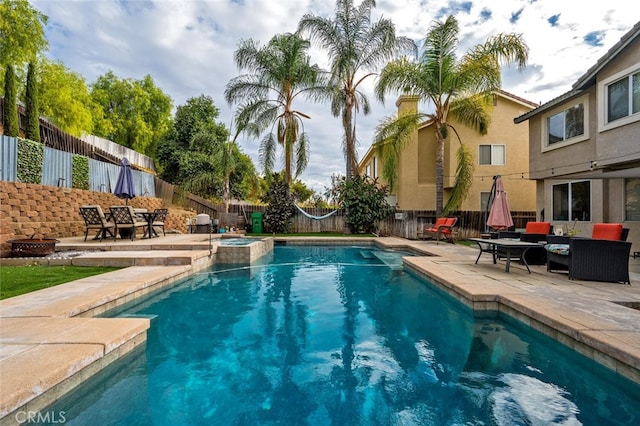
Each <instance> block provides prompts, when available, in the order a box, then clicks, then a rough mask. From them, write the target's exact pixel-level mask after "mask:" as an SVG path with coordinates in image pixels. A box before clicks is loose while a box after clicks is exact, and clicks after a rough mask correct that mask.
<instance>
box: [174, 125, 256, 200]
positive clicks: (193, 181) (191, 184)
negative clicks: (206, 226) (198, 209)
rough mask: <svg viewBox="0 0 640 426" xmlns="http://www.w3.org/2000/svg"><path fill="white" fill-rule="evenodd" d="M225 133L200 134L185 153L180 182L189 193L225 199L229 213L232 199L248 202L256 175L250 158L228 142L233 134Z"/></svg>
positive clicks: (180, 162)
mask: <svg viewBox="0 0 640 426" xmlns="http://www.w3.org/2000/svg"><path fill="white" fill-rule="evenodd" d="M219 126H221V125H219ZM224 130H225V131H224V133H222V132H220V131H219V129H218V131H215V132H208V131H207V130H205V129H203V130H201V131H200V132H198V133H196V134H195V135H194V136H193V138H192V140H191V145H190V149H189V150H184V151H182V153H181V158H180V161H179V164H180V172H181V176H180V181H181V183H182V185H183V187H184V188H185V189H186V190H187V191H190V192H193V193H195V194H198V195H200V196H202V197H205V198H211V197H215V198H222V200H223V202H224V204H225V208H226V211H227V212H228V211H229V204H230V202H231V199H232V198H241V199H244V198H245V197H247V196H248V195H249V194H250V193H251V191H252V190H253V189H254V187H255V182H256V174H255V168H254V167H253V164H252V163H251V160H250V159H249V157H248V156H247V155H245V154H243V153H242V152H241V151H240V148H239V147H238V145H237V144H236V142H235V141H229V140H228V137H229V132H228V131H227V130H226V129H224ZM247 161H248V163H249V165H250V166H248V165H247Z"/></svg>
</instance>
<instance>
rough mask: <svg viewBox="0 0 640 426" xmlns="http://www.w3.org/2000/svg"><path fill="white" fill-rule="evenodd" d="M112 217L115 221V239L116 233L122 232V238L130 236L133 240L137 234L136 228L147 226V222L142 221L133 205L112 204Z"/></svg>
mask: <svg viewBox="0 0 640 426" xmlns="http://www.w3.org/2000/svg"><path fill="white" fill-rule="evenodd" d="M109 210H110V211H111V218H112V219H113V222H114V223H115V231H116V232H114V234H113V239H114V240H115V239H116V234H117V233H120V238H126V237H129V238H131V239H132V240H133V239H134V238H135V236H136V229H138V228H141V227H142V228H144V227H145V226H147V222H144V221H140V220H138V219H137V218H136V215H135V213H134V210H133V207H131V206H111V207H109Z"/></svg>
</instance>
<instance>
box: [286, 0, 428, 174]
mask: <svg viewBox="0 0 640 426" xmlns="http://www.w3.org/2000/svg"><path fill="white" fill-rule="evenodd" d="M375 6H376V3H375V0H362V2H361V3H360V5H359V6H358V7H356V6H355V5H354V1H353V0H337V1H336V12H335V18H334V19H328V18H323V17H319V16H313V15H304V16H303V17H302V19H301V20H300V23H299V24H298V32H299V33H301V34H308V35H309V36H310V37H311V40H312V41H314V40H316V41H318V42H319V43H320V46H321V47H322V48H323V49H325V50H326V51H327V52H328V55H329V61H330V71H329V72H330V76H331V77H330V82H329V85H328V92H327V93H328V96H329V98H330V102H331V113H332V114H333V115H334V116H335V117H338V116H340V117H341V118H342V126H343V129H344V140H343V149H344V153H345V157H346V158H345V160H346V176H347V179H350V178H351V177H352V176H357V175H358V174H359V171H358V158H357V138H356V122H355V117H354V116H355V114H357V113H358V112H359V111H361V110H362V112H363V113H364V114H365V115H366V114H368V113H369V111H370V105H369V101H368V99H367V97H366V96H365V94H364V93H363V92H362V91H361V90H360V87H361V85H362V84H363V83H364V82H365V81H366V79H367V78H368V77H371V76H373V75H375V72H377V69H378V68H379V67H380V66H381V65H383V64H385V63H386V62H387V61H389V60H390V59H392V58H394V57H395V56H396V55H398V54H400V53H402V52H405V51H412V52H413V51H415V49H416V47H415V44H414V42H413V41H411V40H410V39H408V38H406V37H397V36H396V33H395V27H394V25H393V23H392V22H391V20H389V19H383V18H380V19H379V20H378V21H375V22H372V20H371V11H372V9H373V8H374V7H375Z"/></svg>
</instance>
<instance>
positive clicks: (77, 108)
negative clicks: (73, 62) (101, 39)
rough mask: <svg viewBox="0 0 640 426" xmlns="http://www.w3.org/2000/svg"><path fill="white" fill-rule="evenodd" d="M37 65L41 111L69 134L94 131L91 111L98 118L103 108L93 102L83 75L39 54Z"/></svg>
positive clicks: (101, 114)
mask: <svg viewBox="0 0 640 426" xmlns="http://www.w3.org/2000/svg"><path fill="white" fill-rule="evenodd" d="M37 68H38V100H39V102H38V103H39V108H40V114H41V115H42V116H44V117H47V119H49V120H50V121H51V122H52V123H53V124H55V125H56V126H57V127H59V128H60V129H61V130H64V131H65V132H67V133H69V134H72V135H75V136H80V135H81V134H83V133H87V134H93V121H94V113H95V120H96V122H100V119H101V117H102V116H103V112H102V108H101V107H100V106H98V105H95V104H93V101H92V100H91V96H90V95H89V89H88V87H87V84H86V81H85V79H84V77H82V76H81V75H80V74H78V73H76V72H74V71H71V70H70V69H69V68H67V67H66V66H65V65H64V64H63V63H62V62H60V61H51V60H49V59H46V58H40V60H39V61H38V66H37Z"/></svg>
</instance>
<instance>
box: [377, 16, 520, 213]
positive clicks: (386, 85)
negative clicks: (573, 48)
mask: <svg viewBox="0 0 640 426" xmlns="http://www.w3.org/2000/svg"><path fill="white" fill-rule="evenodd" d="M458 33H459V28H458V21H457V20H456V19H455V17H453V16H449V17H448V18H447V19H446V20H445V21H444V22H442V21H435V22H434V23H433V24H432V26H431V28H430V29H429V31H428V33H427V35H426V37H425V39H424V43H423V47H422V52H421V54H420V56H419V59H418V61H417V62H411V61H408V60H406V59H400V60H396V61H392V62H390V63H389V64H387V66H385V68H384V69H383V70H382V73H381V74H380V78H379V80H378V83H377V84H376V88H375V91H376V96H377V97H378V98H379V99H381V100H382V99H384V94H385V93H387V92H390V91H394V92H400V93H410V94H412V95H415V96H418V97H420V98H421V99H422V100H426V101H428V102H429V103H430V104H431V105H430V107H432V108H430V109H432V112H429V113H420V112H409V113H406V114H400V115H399V116H398V117H397V119H395V120H388V121H386V122H385V123H383V124H382V125H381V126H380V127H379V128H378V130H377V132H376V141H377V144H378V146H379V147H381V148H382V147H383V148H382V149H383V150H386V151H387V152H390V151H392V152H395V153H396V155H388V156H387V159H389V160H390V161H396V160H397V153H399V152H400V150H402V148H403V147H404V145H405V144H406V142H407V141H408V139H409V135H410V134H411V131H410V130H412V129H413V130H415V129H417V127H418V125H419V124H420V123H422V122H424V121H425V120H428V121H430V122H431V123H432V124H433V127H434V129H435V138H436V143H437V149H436V214H437V215H438V216H439V215H440V214H441V213H442V211H443V206H442V204H443V192H444V191H443V182H444V180H443V178H444V177H443V170H444V142H445V140H446V139H447V137H448V135H449V131H453V132H454V133H456V136H458V135H457V131H456V129H455V128H454V126H453V125H452V124H451V121H450V119H451V118H455V119H456V120H457V121H458V122H460V123H462V124H464V125H466V126H469V127H471V128H473V129H475V130H477V131H478V132H479V133H480V134H486V133H487V129H488V127H489V124H490V113H491V108H492V105H493V102H492V96H493V93H494V92H495V91H496V90H498V89H500V86H501V78H500V70H501V64H503V63H504V64H512V63H516V64H517V65H518V68H519V69H523V68H524V67H525V66H526V62H527V58H528V55H529V48H528V47H527V45H526V44H525V42H524V40H523V39H522V36H521V35H518V34H513V33H509V34H503V33H501V34H498V35H495V36H493V37H490V38H489V39H487V40H486V41H485V42H484V43H483V44H480V45H477V46H475V47H473V48H471V49H470V50H468V51H467V52H466V53H465V54H464V55H463V56H462V57H461V58H460V59H459V60H458V59H457V58H456V50H457V48H458ZM458 140H459V141H460V137H459V136H458ZM460 142H461V141H460ZM461 146H462V145H461ZM462 150H463V151H464V148H462ZM466 156H467V160H466V162H467V163H468V162H469V161H468V156H469V153H467V154H466ZM463 158H464V153H463ZM460 166H461V164H460V163H459V165H458V167H459V169H458V172H457V174H458V177H461V176H463V175H464V174H465V173H466V174H467V179H456V187H457V186H458V183H463V184H464V183H465V182H464V181H466V184H467V188H468V181H469V179H468V169H465V167H464V166H465V164H462V166H463V167H462V170H460ZM383 170H384V171H385V172H386V173H385V174H384V176H385V178H388V177H389V176H387V174H388V173H391V174H393V173H394V172H395V170H396V167H395V165H389V164H385V165H384V166H383ZM391 177H393V176H391ZM456 187H454V192H455V190H456V189H460V188H456ZM465 196H466V190H462V191H458V192H457V195H456V197H452V198H451V199H450V203H449V204H448V205H447V207H448V209H449V210H451V209H452V207H454V205H455V203H456V202H458V201H460V199H461V197H462V198H464V197H465ZM454 198H455V199H454Z"/></svg>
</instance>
